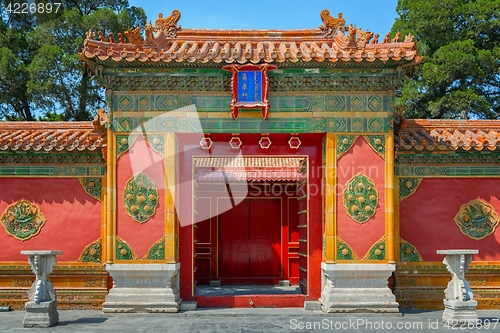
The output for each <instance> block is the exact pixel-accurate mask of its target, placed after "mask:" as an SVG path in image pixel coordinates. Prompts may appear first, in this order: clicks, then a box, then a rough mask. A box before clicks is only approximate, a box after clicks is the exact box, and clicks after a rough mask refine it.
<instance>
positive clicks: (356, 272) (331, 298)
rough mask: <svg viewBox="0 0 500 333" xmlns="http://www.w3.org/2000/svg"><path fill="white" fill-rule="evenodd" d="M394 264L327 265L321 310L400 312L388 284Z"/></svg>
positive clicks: (324, 274) (325, 264)
mask: <svg viewBox="0 0 500 333" xmlns="http://www.w3.org/2000/svg"><path fill="white" fill-rule="evenodd" d="M395 268H396V267H395V265H393V264H327V263H322V264H321V269H322V271H323V276H322V285H323V288H322V289H323V290H322V292H321V298H320V302H321V304H322V305H321V309H322V310H323V311H324V312H340V313H392V314H398V313H399V309H398V305H399V304H398V303H397V302H396V297H395V296H394V294H393V293H392V291H391V289H389V287H388V278H389V277H390V276H391V274H392V272H394V270H395Z"/></svg>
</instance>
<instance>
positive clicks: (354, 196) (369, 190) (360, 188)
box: [344, 173, 378, 223]
mask: <svg viewBox="0 0 500 333" xmlns="http://www.w3.org/2000/svg"><path fill="white" fill-rule="evenodd" d="M377 205H378V193H377V189H376V188H375V183H374V182H373V181H372V180H371V179H370V178H368V177H367V176H365V175H363V174H361V173H360V174H357V175H356V176H354V177H353V178H351V179H350V180H349V181H348V182H347V184H346V188H345V190H344V206H345V207H346V210H347V214H348V215H349V216H350V217H351V218H352V219H353V220H354V221H356V222H358V223H365V222H366V221H368V219H370V217H372V216H373V215H374V214H375V210H376V208H377Z"/></svg>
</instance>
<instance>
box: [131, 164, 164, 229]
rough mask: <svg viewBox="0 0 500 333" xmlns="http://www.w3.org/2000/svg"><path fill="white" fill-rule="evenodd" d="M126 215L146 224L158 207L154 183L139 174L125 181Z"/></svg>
mask: <svg viewBox="0 0 500 333" xmlns="http://www.w3.org/2000/svg"><path fill="white" fill-rule="evenodd" d="M123 202H124V204H125V208H126V209H127V214H128V215H129V216H130V217H131V218H133V219H134V220H135V221H137V222H139V223H144V222H147V221H148V220H149V219H150V218H151V216H153V215H154V214H155V211H156V207H157V206H158V190H157V189H156V186H155V183H154V181H153V180H152V179H151V178H149V177H148V176H147V175H145V174H143V173H139V174H137V175H135V176H133V177H132V178H130V179H129V180H128V181H127V184H126V185H125V191H124V193H123Z"/></svg>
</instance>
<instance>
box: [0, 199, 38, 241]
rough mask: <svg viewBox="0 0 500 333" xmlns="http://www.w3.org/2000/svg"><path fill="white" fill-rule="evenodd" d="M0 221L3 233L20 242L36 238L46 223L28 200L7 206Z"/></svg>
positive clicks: (36, 208)
mask: <svg viewBox="0 0 500 333" xmlns="http://www.w3.org/2000/svg"><path fill="white" fill-rule="evenodd" d="M1 220H2V225H3V226H4V228H5V231H6V232H7V233H8V234H9V235H10V236H12V237H14V238H17V239H19V240H21V241H25V240H27V239H30V238H31V237H34V236H36V235H37V234H38V233H39V232H40V230H41V229H42V227H43V225H44V224H45V221H47V219H46V218H45V216H44V215H43V214H42V212H41V211H40V208H39V207H38V206H36V205H35V204H33V203H31V202H29V201H28V200H19V201H16V202H14V203H13V204H12V205H10V206H8V207H7V209H6V210H5V212H4V213H3V215H2V218H1Z"/></svg>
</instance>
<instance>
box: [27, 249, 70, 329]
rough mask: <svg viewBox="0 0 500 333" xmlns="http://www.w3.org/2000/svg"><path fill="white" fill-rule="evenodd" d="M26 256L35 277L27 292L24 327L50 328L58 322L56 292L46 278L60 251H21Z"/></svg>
mask: <svg viewBox="0 0 500 333" xmlns="http://www.w3.org/2000/svg"><path fill="white" fill-rule="evenodd" d="M21 254H24V255H27V256H28V262H29V263H30V265H31V270H32V271H33V273H35V275H36V280H35V282H33V284H32V285H31V289H30V290H29V292H28V299H29V302H28V303H26V315H25V316H24V321H23V326H24V327H50V326H54V325H55V324H57V323H58V322H59V314H58V312H57V300H56V291H55V290H54V287H53V286H52V283H51V282H50V281H49V280H47V277H48V276H49V274H50V273H51V272H52V270H53V269H54V266H55V265H56V263H57V261H56V255H58V254H62V252H61V251H53V250H40V251H21Z"/></svg>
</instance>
